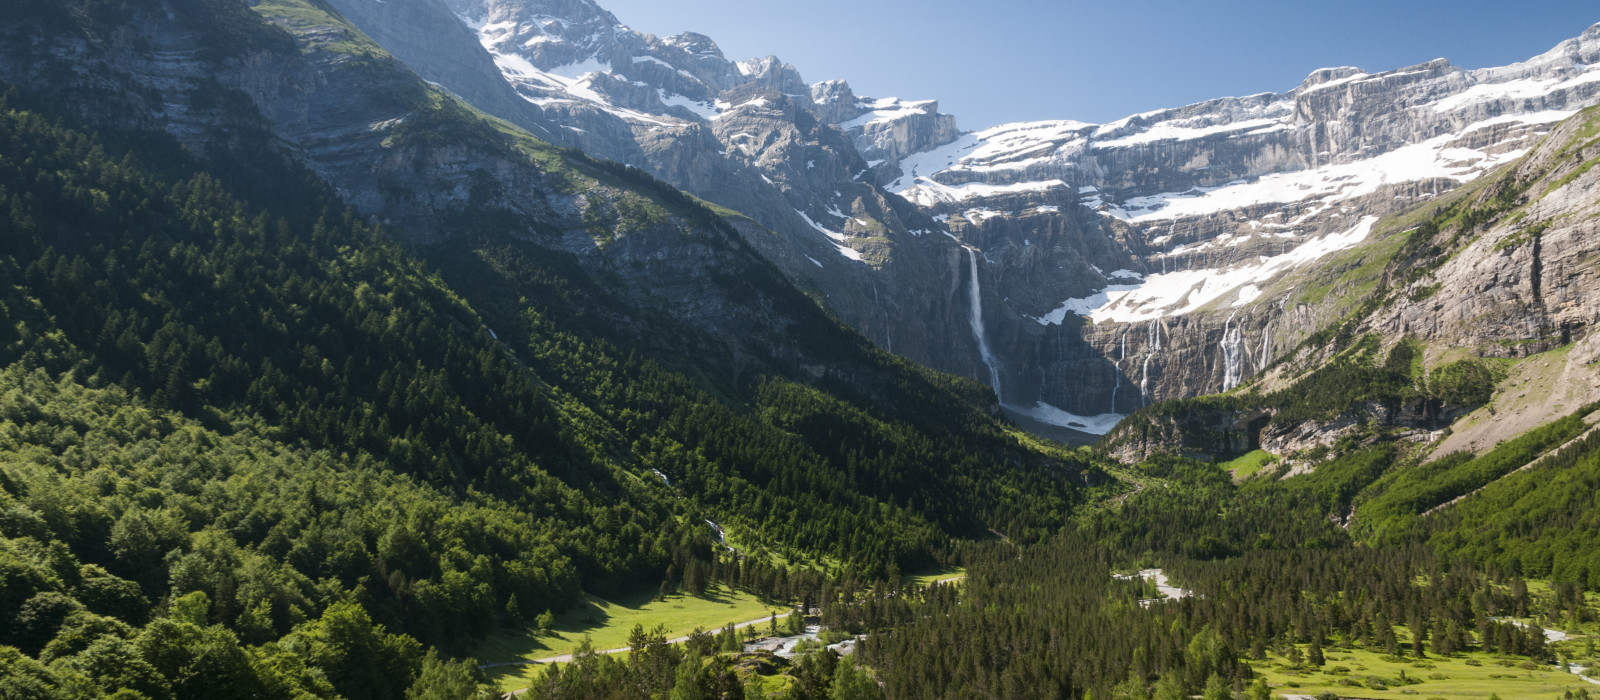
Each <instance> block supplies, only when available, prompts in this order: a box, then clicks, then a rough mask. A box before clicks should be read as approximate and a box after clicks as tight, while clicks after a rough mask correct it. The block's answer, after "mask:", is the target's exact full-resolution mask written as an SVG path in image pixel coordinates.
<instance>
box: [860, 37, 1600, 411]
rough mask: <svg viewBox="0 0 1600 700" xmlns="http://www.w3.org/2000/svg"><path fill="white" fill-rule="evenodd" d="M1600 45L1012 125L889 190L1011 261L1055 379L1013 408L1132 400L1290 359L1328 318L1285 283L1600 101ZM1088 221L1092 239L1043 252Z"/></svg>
mask: <svg viewBox="0 0 1600 700" xmlns="http://www.w3.org/2000/svg"><path fill="white" fill-rule="evenodd" d="M1597 61H1600V27H1596V28H1591V29H1590V30H1589V31H1587V32H1585V33H1584V34H1583V35H1582V36H1580V37H1578V38H1575V39H1573V40H1570V41H1567V42H1563V43H1562V44H1561V45H1560V46H1558V47H1556V48H1554V49H1553V50H1551V51H1550V52H1548V53H1546V54H1544V55H1541V56H1538V57H1536V58H1534V59H1531V60H1529V61H1527V62H1525V63H1520V64H1515V65H1511V66H1506V67H1501V68H1488V69H1482V70H1474V71H1467V70H1463V69H1460V68H1457V67H1455V66H1452V65H1450V64H1449V63H1448V62H1447V61H1443V60H1439V61H1432V62H1429V63H1425V64H1421V65H1418V66H1412V67H1408V68H1403V69H1399V70H1393V71H1387V72H1382V73H1370V74H1369V73H1366V72H1364V71H1360V70H1358V69H1354V68H1336V69H1327V70H1323V71H1318V72H1316V73H1313V74H1312V75H1311V76H1310V77H1308V78H1307V79H1306V81H1305V82H1304V83H1303V84H1302V85H1300V86H1299V87H1297V88H1296V89H1294V90H1291V91H1289V92H1286V93H1281V94H1271V93H1268V94H1262V95H1254V96H1250V97H1241V98H1225V99H1219V100H1213V101H1209V102H1204V103H1199V104H1195V105H1190V106H1187V107H1182V108H1177V109H1170V110H1161V111H1157V112H1151V113H1147V114H1140V115H1134V116H1131V117H1128V118H1126V119H1122V120H1119V121H1116V122H1112V123H1109V124H1104V125H1096V124H1084V123H1079V122H1066V121H1055V122H1035V123H1021V124H1008V125H1002V126H999V127H994V128H992V129H987V130H984V131H980V132H976V133H972V134H967V135H964V136H963V137H962V138H960V139H958V140H957V141H955V142H952V143H950V144H948V145H946V146H943V147H941V148H937V149H932V150H929V151H925V152H922V153H918V154H915V155H912V156H910V157H908V158H906V159H905V160H904V161H903V162H902V166H901V167H902V172H901V173H900V174H899V175H898V176H897V179H896V180H894V181H893V182H892V183H891V184H890V185H889V188H890V189H891V190H894V191H897V192H899V193H901V194H902V195H904V196H906V197H907V198H909V199H911V200H912V201H915V202H917V203H919V204H921V205H922V206H924V207H925V208H928V209H929V210H930V211H934V212H936V213H938V214H939V215H941V216H946V215H947V216H949V217H950V222H951V224H950V225H951V229H952V231H954V232H955V233H956V234H957V235H958V236H960V237H961V238H962V239H963V240H965V241H966V242H968V243H970V244H972V245H975V246H977V247H978V248H980V249H982V250H984V251H985V253H986V257H987V258H988V260H990V261H991V262H992V263H993V266H994V269H995V272H994V277H995V278H996V282H995V283H994V284H992V285H990V289H992V292H991V294H993V296H994V297H995V298H996V299H997V300H998V301H996V302H992V303H991V306H992V307H995V308H991V309H990V310H991V311H992V313H991V314H990V315H989V317H988V318H989V325H990V329H991V331H990V332H991V335H992V336H995V337H997V338H999V340H998V341H997V342H996V343H994V346H995V354H996V355H997V357H998V358H999V360H1000V364H1001V365H1002V370H1001V376H1002V379H1003V380H1004V381H1005V382H1006V383H1007V384H1010V385H1013V386H1028V387H1030V388H1031V387H1032V386H1034V385H1036V384H1043V385H1044V390H1043V392H1042V393H1040V394H1038V395H1037V396H1034V395H1029V394H1028V393H1023V392H1018V394H1017V395H1014V394H1011V393H1010V392H1007V395H1006V396H1005V399H1006V401H1007V402H1008V403H1012V404H1014V405H1016V406H1017V408H1018V409H1020V410H1023V411H1027V412H1029V413H1033V414H1035V416H1037V417H1041V418H1047V417H1049V416H1050V415H1052V414H1057V415H1059V412H1056V411H1054V410H1053V407H1056V406H1059V407H1061V408H1063V409H1066V411H1068V412H1071V413H1076V414H1079V415H1083V416H1093V415H1095V414H1124V413H1128V412H1130V411H1132V410H1134V409H1137V408H1139V407H1140V406H1142V405H1144V404H1146V403H1149V402H1150V401H1154V400H1160V399H1163V398H1170V397H1181V396H1195V395H1201V394H1206V393H1212V392H1217V391H1222V390H1226V389H1231V388H1233V387H1234V386H1237V385H1238V384H1239V383H1240V382H1241V381H1242V380H1243V379H1244V378H1245V377H1248V376H1250V375H1251V374H1254V373H1256V372H1259V371H1261V370H1262V369H1264V368H1266V367H1267V366H1269V365H1271V364H1272V363H1273V361H1275V360H1276V359H1277V358H1278V357H1279V356H1280V355H1281V354H1282V353H1283V352H1285V351H1287V350H1289V349H1291V348H1293V347H1294V345H1295V344H1296V343H1297V342H1298V341H1299V340H1300V339H1301V338H1303V337H1304V336H1305V334H1307V333H1310V332H1312V331H1314V330H1315V329H1316V328H1317V327H1318V324H1319V323H1323V322H1326V321H1327V320H1328V319H1327V318H1317V319H1305V318H1299V317H1296V316H1295V314H1294V313H1293V311H1294V310H1295V309H1297V308H1300V307H1301V305H1302V304H1307V305H1309V306H1312V307H1315V306H1316V305H1317V302H1318V301H1319V298H1320V294H1321V292H1320V291H1318V290H1314V289H1308V288H1306V287H1301V288H1299V289H1292V288H1291V286H1290V285H1282V284H1276V283H1277V281H1278V280H1281V279H1283V278H1284V277H1285V276H1286V275H1290V274H1292V273H1293V271H1295V270H1304V269H1306V268H1308V267H1310V266H1312V265H1320V264H1325V263H1326V262H1327V261H1328V260H1329V259H1331V258H1330V256H1334V255H1337V254H1339V252H1340V251H1342V250H1347V249H1349V248H1350V247H1351V246H1354V245H1356V244H1358V243H1361V242H1362V241H1364V240H1366V239H1367V237H1368V236H1369V235H1382V233H1384V231H1383V230H1382V228H1383V225H1382V224H1379V230H1378V231H1377V232H1376V233H1374V230H1373V229H1372V228H1370V226H1371V225H1372V224H1373V223H1376V222H1377V221H1378V220H1379V219H1380V218H1381V217H1384V216H1386V215H1388V214H1390V213H1393V212H1397V211H1400V210H1402V209H1404V208H1406V207H1408V206H1411V205H1413V204H1415V203H1416V202H1419V201H1427V200H1430V199H1433V198H1435V197H1437V196H1439V195H1440V194H1441V193H1443V192H1446V191H1448V190H1450V189H1451V188H1453V187H1455V186H1457V185H1458V184H1460V183H1463V182H1470V181H1473V180H1475V179H1477V178H1479V177H1482V176H1483V175H1485V174H1487V173H1490V172H1492V171H1494V170H1495V169H1496V168H1497V167H1500V166H1503V165H1505V164H1507V163H1510V162H1512V161H1514V160H1516V159H1517V158H1518V157H1519V156H1521V155H1522V154H1524V153H1526V152H1528V150H1529V149H1530V148H1531V147H1533V145H1534V144H1535V143H1537V142H1538V140H1539V139H1541V138H1542V137H1543V136H1544V135H1545V134H1547V133H1548V132H1549V131H1550V130H1551V129H1552V128H1553V125H1554V124H1556V123H1558V122H1560V121H1561V120H1563V119H1565V118H1567V117H1569V116H1571V115H1572V114H1573V113H1574V112H1576V111H1577V110H1578V109H1580V108H1582V107H1585V106H1587V105H1591V104H1594V103H1595V102H1596V101H1600V72H1597V71H1596V70H1594V68H1595V66H1596V63H1597ZM1073 229H1077V230H1081V231H1084V232H1086V233H1089V234H1090V235H1089V236H1087V237H1085V238H1082V239H1079V240H1082V241H1083V242H1082V243H1079V244H1077V245H1072V246H1058V247H1055V248H1048V247H1047V248H1041V247H1040V245H1039V243H1040V241H1041V239H1047V236H1048V235H1049V234H1051V233H1052V232H1056V231H1061V230H1073ZM1047 240H1048V239H1047ZM1099 241H1104V242H1103V243H1102V242H1099ZM1271 289H1276V290H1277V291H1276V292H1273V291H1269V290H1271ZM1078 319H1082V321H1081V322H1080V321H1078ZM1055 377H1061V378H1062V379H1061V381H1054V380H1053V379H1052V378H1055ZM1036 400H1037V401H1039V402H1042V403H1041V404H1038V405H1035V404H1034V401H1036ZM1080 422H1088V421H1080ZM1104 422H1106V421H1102V423H1104Z"/></svg>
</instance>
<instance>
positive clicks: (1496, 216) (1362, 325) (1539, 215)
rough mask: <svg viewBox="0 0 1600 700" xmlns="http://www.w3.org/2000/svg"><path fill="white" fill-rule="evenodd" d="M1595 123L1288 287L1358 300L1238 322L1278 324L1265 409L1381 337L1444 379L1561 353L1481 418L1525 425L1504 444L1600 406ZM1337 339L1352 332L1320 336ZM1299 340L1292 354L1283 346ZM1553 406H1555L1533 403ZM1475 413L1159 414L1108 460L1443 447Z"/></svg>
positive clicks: (1231, 409)
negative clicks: (1413, 352)
mask: <svg viewBox="0 0 1600 700" xmlns="http://www.w3.org/2000/svg"><path fill="white" fill-rule="evenodd" d="M1596 109H1600V108H1592V109H1589V110H1585V111H1583V112H1580V113H1578V114H1577V115H1576V116H1573V117H1571V118H1569V119H1567V120H1566V121H1564V122H1562V123H1561V124H1560V125H1559V126H1557V127H1555V128H1554V129H1553V130H1552V131H1551V132H1550V133H1549V134H1548V136H1547V137H1546V138H1544V139H1543V140H1542V141H1541V142H1540V145H1539V146H1538V147H1537V148H1535V149H1534V150H1533V151H1532V152H1531V153H1529V154H1528V155H1527V156H1526V157H1524V158H1522V159H1520V160H1519V161H1517V163H1516V164H1515V165H1514V166H1513V167H1511V168H1509V169H1508V170H1506V171H1504V172H1501V173H1498V174H1497V175H1495V176H1494V177H1493V178H1490V179H1488V180H1486V181H1485V182H1483V183H1481V184H1480V185H1479V186H1477V187H1475V188H1473V189H1472V190H1470V191H1463V192H1461V193H1458V194H1456V195H1453V196H1452V197H1450V198H1447V199H1446V200H1443V201H1441V202H1439V203H1438V204H1436V205H1433V206H1427V205H1425V206H1424V207H1422V208H1420V209H1419V210H1417V211H1414V212H1410V213H1408V214H1407V215H1405V216H1403V217H1399V218H1397V219H1393V220H1391V221H1387V222H1384V224H1383V225H1382V226H1380V227H1379V230H1378V231H1377V233H1375V235H1374V237H1375V238H1376V240H1374V241H1371V242H1370V243H1369V244H1368V245H1367V246H1365V247H1358V248H1355V249H1352V251H1351V253H1350V254H1349V255H1348V256H1347V257H1346V258H1344V259H1340V260H1337V261H1336V262H1335V263H1334V264H1333V265H1332V266H1331V267H1330V269H1321V270H1305V271H1300V272H1297V273H1295V274H1292V275H1290V276H1288V277H1287V278H1285V279H1284V280H1283V281H1282V282H1280V285H1281V287H1280V288H1284V287H1291V286H1296V285H1310V286H1320V285H1321V284H1323V283H1324V282H1326V281H1328V280H1338V279H1345V280H1347V284H1348V288H1347V289H1345V290H1343V291H1340V290H1337V289H1331V290H1327V292H1326V293H1325V294H1324V295H1322V296H1321V298H1320V300H1318V301H1301V302H1299V303H1296V304H1294V305H1293V306H1288V305H1285V306H1276V307H1275V306H1272V305H1270V304H1269V305H1255V306H1251V307H1248V313H1250V314H1252V315H1253V317H1252V316H1246V315H1245V314H1240V315H1239V316H1238V318H1236V319H1234V321H1233V323H1235V324H1239V325H1241V326H1243V327H1244V328H1246V329H1249V328H1252V327H1266V326H1267V324H1272V327H1273V328H1274V329H1275V330H1274V333H1275V334H1278V335H1276V336H1275V340H1274V343H1275V344H1274V346H1273V348H1272V349H1271V351H1270V352H1267V351H1264V352H1263V353H1262V354H1260V355H1257V358H1260V357H1269V358H1273V359H1272V360H1271V361H1269V362H1268V363H1266V364H1265V365H1263V366H1259V367H1257V371H1259V373H1260V375H1261V376H1260V379H1259V380H1258V382H1257V383H1256V384H1255V385H1254V386H1252V387H1251V390H1252V391H1253V392H1255V393H1256V394H1258V395H1265V394H1269V393H1271V392H1274V391H1279V392H1285V391H1286V392H1294V391H1297V390H1298V389H1297V387H1298V386H1299V385H1298V383H1297V382H1299V381H1300V378H1301V377H1303V376H1305V373H1307V372H1308V371H1310V370H1312V369H1315V368H1317V367H1319V366H1321V365H1323V364H1324V363H1325V362H1327V361H1328V359H1329V358H1330V357H1331V356H1332V355H1333V354H1334V353H1335V351H1336V349H1337V346H1338V342H1337V340H1336V337H1337V336H1341V335H1342V336H1344V337H1346V338H1353V337H1376V338H1378V339H1379V342H1380V344H1381V345H1383V346H1385V347H1387V346H1392V345H1394V344H1396V343H1399V342H1400V341H1401V340H1409V341H1416V342H1420V343H1421V344H1422V347H1424V348H1425V355H1424V356H1423V358H1422V360H1423V362H1424V363H1433V364H1438V363H1442V362H1444V361H1445V360H1446V359H1449V358H1457V359H1459V358H1473V357H1487V358H1526V357H1530V356H1533V355H1538V354H1540V353H1544V352H1546V351H1550V350H1554V349H1557V348H1563V349H1564V350H1563V352H1562V353H1550V355H1552V356H1554V357H1553V358H1552V359H1550V360H1545V361H1543V362H1542V363H1541V364H1542V365H1551V364H1552V363H1553V365H1554V366H1555V367H1556V368H1555V369H1549V370H1547V371H1546V374H1547V375H1548V377H1547V378H1545V379H1542V380H1537V381H1530V380H1527V379H1526V378H1521V379H1519V378H1515V377H1513V378H1512V379H1511V380H1508V381H1509V382H1510V383H1508V384H1507V386H1514V387H1515V389H1513V390H1511V391H1510V392H1509V393H1511V394H1514V395H1513V396H1510V397H1507V396H1504V395H1502V394H1496V395H1495V399H1494V403H1496V404H1501V406H1500V408H1499V409H1497V410H1494V411H1490V409H1484V410H1485V411H1489V412H1488V413H1487V414H1485V415H1484V416H1481V417H1480V418H1479V420H1478V422H1479V423H1488V424H1492V423H1495V422H1496V421H1497V420H1499V419H1497V418H1496V414H1498V413H1507V414H1511V413H1516V414H1522V415H1520V416H1512V417H1510V418H1507V419H1505V420H1500V422H1506V423H1508V425H1509V426H1510V427H1507V428H1506V429H1505V430H1500V429H1499V428H1495V427H1493V426H1492V425H1491V427H1490V428H1485V430H1489V431H1490V432H1491V433H1493V435H1494V436H1496V437H1497V438H1498V439H1503V438H1505V437H1510V436H1513V435H1515V434H1517V433H1518V432H1520V431H1521V430H1526V429H1528V428H1531V427H1533V426H1535V425H1538V424H1541V423H1543V422H1548V421H1550V420H1554V419H1555V418H1559V417H1561V416H1563V415H1565V414H1566V413H1569V412H1571V411H1572V410H1575V409H1576V408H1577V407H1578V406H1580V405H1582V404H1583V403H1585V402H1587V401H1589V400H1592V398H1591V397H1593V396H1595V395H1596V394H1597V392H1600V374H1597V373H1596V371H1595V369H1594V367H1592V366H1591V363H1592V362H1593V361H1594V358H1595V357H1597V356H1600V351H1597V348H1600V345H1597V343H1600V335H1596V334H1594V333H1593V332H1592V331H1593V329H1594V328H1595V326H1596V324H1597V323H1600V279H1597V275H1600V272H1597V270H1596V269H1595V265H1594V261H1595V260H1596V259H1597V258H1600V230H1597V229H1596V226H1595V224H1594V219H1596V218H1600V174H1597V173H1596V172H1595V170H1594V169H1593V166H1594V165H1595V164H1596V163H1597V162H1600V151H1596V150H1595V148H1594V142H1593V133H1594V132H1595V130H1596V128H1597V126H1600V112H1597V111H1596ZM1369 263H1371V264H1370V265H1369ZM1212 317H1213V318H1214V317H1215V316H1214V313H1213V314H1212ZM1335 326H1338V327H1340V328H1341V329H1342V330H1341V332H1340V333H1336V334H1334V333H1323V334H1315V332H1316V331H1317V330H1321V329H1328V328H1332V327H1335ZM1314 334H1315V335H1314ZM1287 339H1293V342H1290V343H1284V342H1283V341H1284V340H1287ZM1250 340H1251V339H1250V338H1249V335H1248V333H1246V334H1245V340H1244V342H1243V343H1242V344H1241V345H1242V347H1243V348H1245V349H1248V347H1249V346H1250V344H1251V342H1250ZM1301 340H1305V341H1308V342H1300V341H1301ZM1110 342H1112V341H1109V340H1102V341H1101V342H1100V343H1099V344H1100V345H1102V346H1103V345H1108V344H1110ZM1216 342H1217V343H1218V344H1219V345H1220V346H1221V347H1222V348H1224V349H1226V348H1228V347H1229V345H1230V343H1229V341H1228V340H1227V339H1226V338H1223V339H1220V340H1218V341H1216ZM1214 355H1215V354H1214ZM1243 359H1244V362H1245V369H1246V370H1249V369H1250V368H1251V367H1252V365H1251V360H1252V358H1250V357H1249V356H1248V353H1246V355H1245V356H1244V358H1243ZM1556 377H1559V378H1556ZM1541 383H1544V384H1562V386H1559V387H1557V386H1553V385H1552V386H1539V384H1541ZM1530 385H1531V386H1530ZM1541 391H1542V392H1545V393H1548V394H1550V396H1551V398H1550V399H1549V400H1543V399H1540V400H1538V401H1533V400H1528V401H1523V400H1521V399H1522V398H1523V397H1525V396H1526V395H1527V394H1529V393H1530V392H1532V393H1538V392H1541ZM1563 397H1565V398H1563ZM1252 406H1256V407H1255V408H1251V407H1252ZM1474 408H1476V406H1475V405H1468V406H1463V405H1453V404H1450V403H1448V401H1444V400H1440V399H1439V398H1436V397H1423V398H1417V399H1413V400H1408V401H1405V402H1402V403H1400V404H1398V405H1383V404H1380V403H1370V402H1369V403H1367V404H1361V405H1357V406H1354V407H1352V408H1350V409H1349V410H1346V411H1343V412H1341V413H1339V414H1338V415H1336V416H1333V417H1330V418H1326V419H1304V418H1302V419H1294V420H1288V419H1284V418H1282V417H1280V416H1278V415H1277V408H1276V407H1275V404H1274V402H1272V401H1266V402H1251V401H1241V402H1218V403H1214V404H1206V405H1198V404H1197V405H1195V406H1189V407H1183V408H1182V409H1181V413H1175V412H1174V411H1178V410H1179V409H1173V410H1170V411H1169V410H1154V411H1150V412H1147V414H1148V415H1141V416H1140V417H1139V419H1138V420H1137V421H1134V422H1133V423H1134V424H1133V425H1130V426H1128V427H1126V428H1125V429H1119V430H1118V431H1117V432H1115V433H1114V434H1113V435H1112V436H1110V438H1109V439H1108V441H1107V443H1106V445H1107V448H1108V450H1109V451H1111V452H1112V453H1113V454H1116V455H1117V456H1119V457H1121V458H1124V459H1131V460H1137V459H1141V458H1143V457H1144V456H1146V455H1148V454H1150V453H1152V452H1162V451H1183V452H1189V453H1192V454H1197V455H1201V456H1211V457H1218V456H1227V455H1230V454H1238V453H1239V452H1242V451H1244V449H1254V448H1255V447H1261V448H1264V449H1267V450H1269V451H1272V452H1274V453H1277V454H1293V453H1296V452H1301V451H1305V450H1310V449H1313V448H1317V447H1319V446H1320V447H1332V446H1334V445H1336V444H1338V443H1339V442H1340V441H1341V440H1343V439H1345V438H1346V437H1352V436H1353V437H1363V436H1365V437H1363V439H1367V438H1369V437H1370V436H1371V434H1372V433H1373V430H1372V428H1373V426H1376V427H1377V428H1379V429H1381V430H1383V431H1386V439H1415V440H1423V441H1434V440H1439V439H1441V437H1442V434H1441V433H1439V432H1437V431H1441V430H1443V429H1444V428H1446V427H1449V426H1451V424H1452V423H1453V422H1454V421H1455V420H1456V419H1457V418H1459V417H1461V416H1462V415H1464V414H1465V412H1466V411H1468V410H1471V409H1474ZM1516 426H1521V428H1520V429H1517V428H1516ZM1469 428H1470V426H1469ZM1495 431H1498V432H1495ZM1472 435H1473V434H1472V433H1471V432H1470V430H1468V431H1467V437H1464V438H1463V439H1461V440H1455V439H1453V437H1452V439H1448V440H1444V443H1443V444H1444V446H1442V447H1440V448H1439V449H1440V450H1446V448H1448V450H1455V449H1478V450H1481V449H1486V448H1487V447H1488V446H1492V445H1493V443H1494V441H1495V440H1494V439H1488V440H1482V439H1478V438H1475V437H1472ZM1448 450H1447V451H1448Z"/></svg>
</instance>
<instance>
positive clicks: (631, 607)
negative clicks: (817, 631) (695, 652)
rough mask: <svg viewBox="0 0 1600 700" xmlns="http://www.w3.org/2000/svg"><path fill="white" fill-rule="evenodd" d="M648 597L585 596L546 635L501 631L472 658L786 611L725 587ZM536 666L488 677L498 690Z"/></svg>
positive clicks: (538, 651)
mask: <svg viewBox="0 0 1600 700" xmlns="http://www.w3.org/2000/svg"><path fill="white" fill-rule="evenodd" d="M654 595H655V591H654V590H642V589H641V590H640V591H638V592H636V593H635V594H633V595H629V596H619V597H617V599H616V600H614V601H613V600H604V599H601V598H597V597H595V596H591V595H585V596H584V604H583V605H582V606H580V607H578V608H577V609H575V610H568V611H567V612H564V613H562V614H560V615H557V616H556V622H555V626H554V631H553V634H551V635H550V636H543V637H541V636H537V635H535V634H533V633H532V632H531V631H527V630H516V631H508V632H502V633H499V634H495V635H493V636H490V637H489V638H488V639H487V640H484V642H483V644H481V645H479V646H478V648H477V649H476V650H475V651H474V652H473V656H475V657H477V659H478V660H479V661H480V662H482V663H501V662H506V661H519V660H524V659H543V658H549V657H552V656H560V655H562V654H570V653H572V652H573V651H574V650H576V649H577V648H578V646H579V645H580V644H582V643H583V640H584V639H585V638H586V637H587V638H588V639H589V643H590V646H591V647H593V648H594V650H596V651H604V650H606V649H617V648H621V647H625V646H627V645H628V635H629V633H631V632H632V631H633V627H634V625H643V626H644V628H645V629H647V630H648V629H653V628H654V627H655V626H656V625H662V626H664V627H666V630H667V632H666V636H667V638H668V639H673V638H676V637H682V636H685V635H688V634H689V633H691V632H693V631H695V630H696V629H704V630H708V631H714V630H716V629H719V628H721V627H723V626H724V625H727V624H730V623H734V624H736V623H740V622H748V621H750V620H756V619H760V618H763V617H766V616H769V615H773V614H779V615H781V614H783V613H785V612H788V609H787V608H783V607H774V606H771V605H767V604H766V603H763V602H761V601H760V600H757V599H756V597H755V596H753V595H751V594H749V593H745V592H743V591H730V590H729V589H727V588H725V587H717V588H714V589H711V590H708V591H707V592H706V595H705V596H703V597H700V598H692V597H689V596H682V595H676V596H670V597H668V598H667V599H666V600H664V601H657V600H652V598H653V597H654ZM541 668H542V666H540V665H538V664H533V665H528V666H502V667H497V668H491V669H488V674H489V680H490V682H491V683H493V684H494V685H495V686H496V687H499V688H501V689H502V690H513V689H516V688H522V687H525V686H527V685H528V683H529V682H530V681H531V680H532V679H534V678H536V677H537V676H538V674H540V673H543V671H542V670H541Z"/></svg>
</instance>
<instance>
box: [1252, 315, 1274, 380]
mask: <svg viewBox="0 0 1600 700" xmlns="http://www.w3.org/2000/svg"><path fill="white" fill-rule="evenodd" d="M1271 360H1272V322H1271V321H1267V325H1266V326H1265V327H1263V328H1262V329H1261V360H1260V363H1259V364H1260V366H1259V367H1257V368H1256V369H1258V370H1263V369H1266V368H1267V363H1268V362H1270V361H1271Z"/></svg>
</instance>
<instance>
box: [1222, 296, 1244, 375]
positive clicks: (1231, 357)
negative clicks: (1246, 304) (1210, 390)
mask: <svg viewBox="0 0 1600 700" xmlns="http://www.w3.org/2000/svg"><path fill="white" fill-rule="evenodd" d="M1237 313H1239V312H1238V311H1235V312H1233V313H1231V314H1228V321H1227V323H1225V324H1223V326H1222V390H1223V391H1228V390H1229V389H1232V388H1234V387H1236V386H1239V383H1240V382H1242V381H1244V371H1243V368H1242V367H1240V359H1241V358H1240V356H1241V355H1243V354H1244V352H1243V351H1244V333H1243V331H1242V330H1241V328H1242V326H1243V324H1240V326H1234V325H1233V317H1234V315H1235V314H1237Z"/></svg>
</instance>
